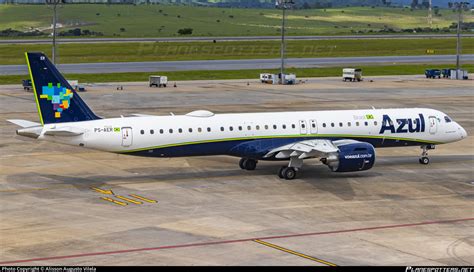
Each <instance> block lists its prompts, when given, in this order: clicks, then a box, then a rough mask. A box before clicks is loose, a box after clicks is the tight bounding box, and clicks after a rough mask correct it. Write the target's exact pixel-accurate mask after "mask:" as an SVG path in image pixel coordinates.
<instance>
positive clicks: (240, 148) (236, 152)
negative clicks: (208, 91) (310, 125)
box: [123, 137, 426, 159]
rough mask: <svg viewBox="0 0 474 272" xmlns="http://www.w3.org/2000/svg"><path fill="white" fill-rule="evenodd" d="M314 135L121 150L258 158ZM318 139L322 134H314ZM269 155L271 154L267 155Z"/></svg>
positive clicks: (378, 142)
mask: <svg viewBox="0 0 474 272" xmlns="http://www.w3.org/2000/svg"><path fill="white" fill-rule="evenodd" d="M314 139H315V138H314V137H300V138H271V139H251V140H248V139H245V140H229V141H222V142H209V143H192V144H186V145H179V146H170V147H162V148H160V147H156V148H150V149H147V150H140V151H132V152H127V153H123V154H128V155H134V156H144V157H190V156H209V155H230V156H236V157H244V158H253V159H262V158H263V156H264V155H265V154H267V153H268V152H269V151H270V150H272V149H275V148H278V147H281V146H283V145H287V144H291V143H295V142H299V141H304V140H314ZM318 139H322V138H318ZM324 139H327V140H342V139H351V138H350V137H344V138H337V137H328V138H324ZM353 139H354V140H356V141H361V142H367V143H370V144H372V145H373V146H374V147H400V146H419V145H424V144H426V143H425V142H419V141H416V140H404V139H399V140H396V139H382V138H353ZM270 159H271V158H270Z"/></svg>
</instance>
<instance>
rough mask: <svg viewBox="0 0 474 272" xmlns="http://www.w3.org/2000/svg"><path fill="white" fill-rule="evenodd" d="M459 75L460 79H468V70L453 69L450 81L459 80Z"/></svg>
mask: <svg viewBox="0 0 474 272" xmlns="http://www.w3.org/2000/svg"><path fill="white" fill-rule="evenodd" d="M457 74H458V75H459V77H458V78H459V79H468V73H467V70H462V69H459V70H456V69H451V74H450V79H457V78H456V75H457Z"/></svg>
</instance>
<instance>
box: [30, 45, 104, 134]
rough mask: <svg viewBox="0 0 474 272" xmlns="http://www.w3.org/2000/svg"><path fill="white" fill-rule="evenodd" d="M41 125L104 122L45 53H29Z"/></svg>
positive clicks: (31, 75)
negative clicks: (100, 120) (90, 121)
mask: <svg viewBox="0 0 474 272" xmlns="http://www.w3.org/2000/svg"><path fill="white" fill-rule="evenodd" d="M25 55H26V63H27V64H28V69H29V71H30V77H31V82H32V85H33V90H34V93H35V98H36V105H37V106H38V113H39V116H40V121H41V124H43V125H44V124H51V123H64V122H79V121H88V120H95V119H100V118H99V117H97V115H95V114H94V113H93V112H92V111H91V109H89V107H88V106H87V105H86V103H85V102H84V101H83V100H82V99H81V98H80V97H79V95H78V94H77V93H76V91H75V90H74V89H73V88H72V87H71V85H69V83H68V82H67V80H66V79H64V77H63V76H62V75H61V73H59V71H58V69H56V67H55V66H54V64H52V63H51V62H50V61H49V59H48V57H46V55H45V54H43V53H28V52H27V53H25Z"/></svg>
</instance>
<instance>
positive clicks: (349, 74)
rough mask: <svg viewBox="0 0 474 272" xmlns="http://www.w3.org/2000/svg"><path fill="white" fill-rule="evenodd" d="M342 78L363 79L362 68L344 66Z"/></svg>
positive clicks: (345, 79) (344, 79)
mask: <svg viewBox="0 0 474 272" xmlns="http://www.w3.org/2000/svg"><path fill="white" fill-rule="evenodd" d="M342 80H343V81H347V80H349V81H356V80H357V81H361V80H362V69H358V68H344V69H342Z"/></svg>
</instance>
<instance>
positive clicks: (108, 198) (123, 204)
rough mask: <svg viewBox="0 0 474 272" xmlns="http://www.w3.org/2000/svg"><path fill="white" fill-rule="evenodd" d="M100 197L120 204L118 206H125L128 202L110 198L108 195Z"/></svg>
mask: <svg viewBox="0 0 474 272" xmlns="http://www.w3.org/2000/svg"><path fill="white" fill-rule="evenodd" d="M101 199H103V200H106V201H109V202H112V203H115V204H117V205H120V206H127V205H128V203H126V202H122V201H118V200H115V199H112V198H110V197H101Z"/></svg>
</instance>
